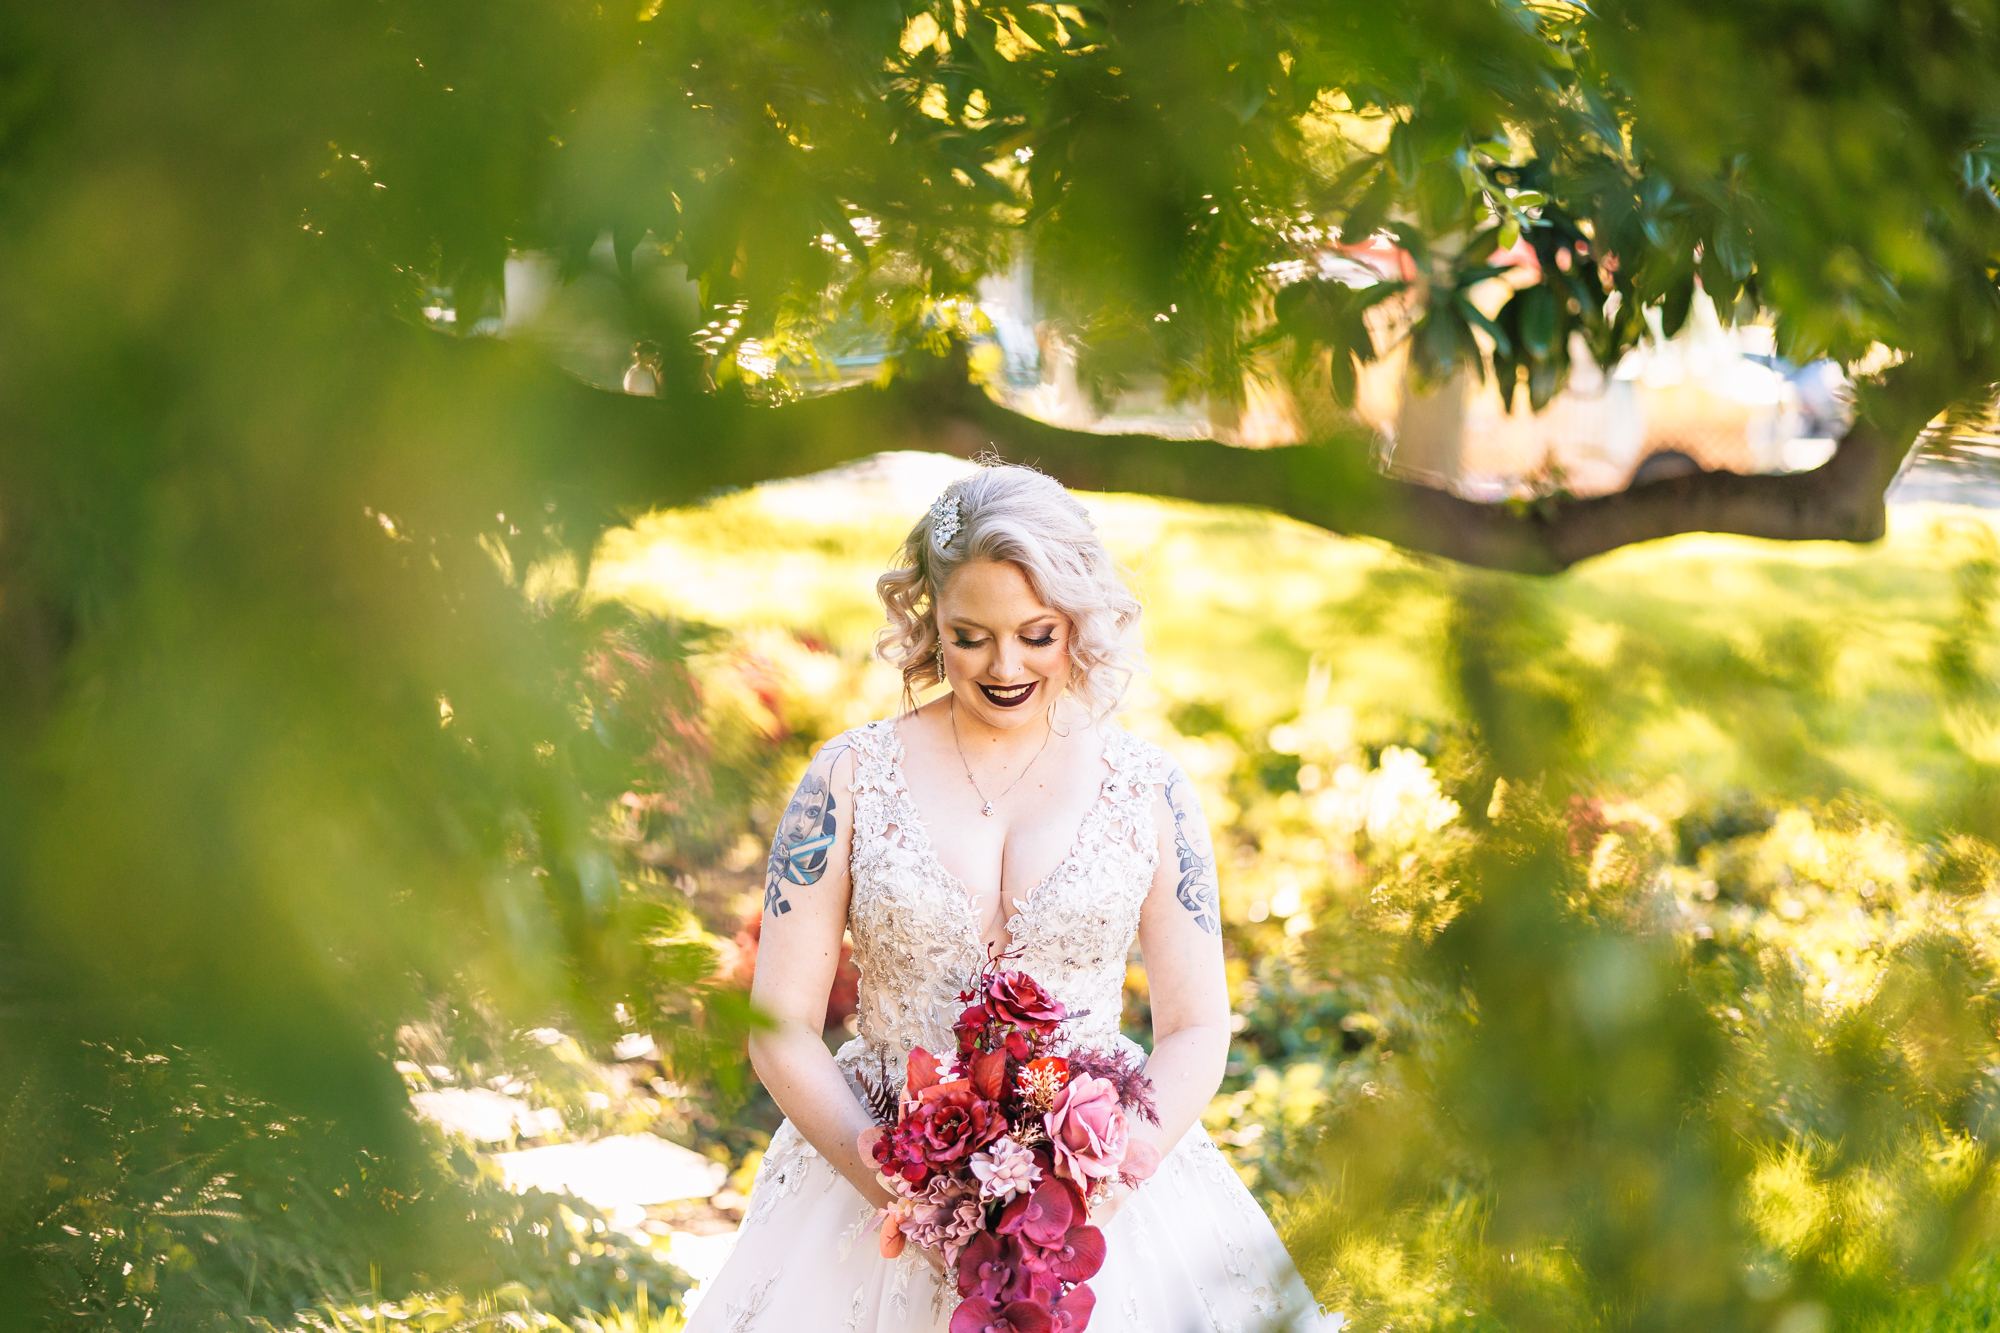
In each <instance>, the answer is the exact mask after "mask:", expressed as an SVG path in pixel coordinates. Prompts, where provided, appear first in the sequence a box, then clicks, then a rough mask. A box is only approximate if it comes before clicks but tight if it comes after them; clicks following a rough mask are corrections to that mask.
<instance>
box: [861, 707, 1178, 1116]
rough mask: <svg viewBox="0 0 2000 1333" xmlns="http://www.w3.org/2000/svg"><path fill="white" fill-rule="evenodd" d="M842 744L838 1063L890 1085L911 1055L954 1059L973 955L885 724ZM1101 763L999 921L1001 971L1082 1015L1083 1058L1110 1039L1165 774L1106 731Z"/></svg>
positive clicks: (1159, 757)
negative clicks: (844, 834) (843, 933)
mask: <svg viewBox="0 0 2000 1333" xmlns="http://www.w3.org/2000/svg"><path fill="white" fill-rule="evenodd" d="M847 740H848V742H849V744H850V745H851V746H852V748H853V754H854V782H853V785H852V786H851V787H850V788H849V790H850V791H852V793H853V794H854V804H853V806H852V809H853V811H854V843H853V848H854V849H853V853H852V857H851V860H850V862H849V868H850V876H851V879H852V883H853V888H852V893H851V896H850V899H849V904H848V909H847V924H848V929H849V932H850V933H851V934H852V936H853V939H854V961H855V964H856V965H857V967H858V968H859V969H860V972H861V983H860V1007H859V1014H858V1017H859V1022H860V1034H861V1035H860V1036H859V1037H857V1038H856V1039H855V1040H853V1041H850V1042H848V1043H847V1045H846V1046H843V1047H842V1048H841V1050H840V1054H839V1057H838V1058H839V1060H840V1063H841V1064H842V1065H843V1066H845V1067H847V1068H848V1069H850V1070H859V1069H861V1068H863V1067H864V1066H866V1067H867V1068H868V1070H869V1072H870V1074H872V1075H877V1076H878V1077H882V1076H886V1077H887V1078H889V1079H890V1080H891V1081H892V1082H895V1083H900V1082H901V1078H902V1069H903V1063H904V1057H905V1055H907V1054H908V1052H909V1051H910V1049H911V1048H912V1047H915V1046H922V1047H924V1048H925V1049H926V1050H930V1051H934V1052H937V1053H938V1054H940V1055H944V1054H946V1053H950V1052H955V1051H956V1050H957V1048H958V1043H957V1039H956V1038H955V1037H954V1036H953V1035H952V1031H951V1025H952V1022H953V1020H955V1019H956V1018H957V1017H958V1013H959V1010H960V1009H962V1008H963V1007H964V1005H963V1003H962V1002H961V1001H960V1000H959V998H958V994H959V992H960V991H961V990H963V989H964V988H965V985H966V982H967V981H968V980H969V979H970V978H971V976H972V974H973V973H974V972H975V971H977V970H978V968H979V964H980V962H981V961H982V959H983V957H984V952H985V950H984V945H983V943H982V940H981V936H980V930H979V923H978V921H977V920H976V919H975V917H974V915H973V911H972V902H971V898H970V896H969V895H968V893H967V891H966V888H965V886H964V885H963V884H962V883H960V882H959V880H958V879H957V878H956V877H954V876H953V875H952V874H951V872H950V871H948V870H946V869H945V868H944V866H943V865H941V864H940V863H939V861H938V858H937V856H936V854H935V851H934V849H933V848H932V846H931V839H930V832H929V830H928V829H926V828H925V827H924V823H923V817H922V816H921V815H920V814H919V813H918V811H917V807H916V803H915V802H914V801H913V800H912V799H911V797H910V790H909V785H908V784H907V782H905V780H904V778H903V742H902V738H901V737H900V736H898V735H897V733H896V728H895V724H894V722H893V721H890V720H883V721H880V722H871V723H869V724H868V725H866V726H863V727H857V728H855V729H854V730H853V731H851V732H849V733H848V734H847ZM1104 763H1105V766H1106V770H1107V771H1106V773H1105V777H1104V783H1103V786H1102V788H1101V789H1100V791H1099V792H1098V796H1097V799H1096V800H1095V801H1094V802H1092V804H1091V806H1090V809H1089V811H1088V812H1087V813H1086V814H1085V815H1084V817H1083V824H1082V826H1081V827H1080V828H1079V829H1078V831H1077V837H1076V841H1075V843H1074V844H1073V845H1072V846H1071V848H1070V850H1069V852H1068V854H1067V855H1066V856H1064V858H1063V859H1062V861H1061V863H1060V864H1058V865H1057V866H1056V868H1055V869H1054V870H1053V871H1051V872H1050V873H1049V876H1048V878H1046V879H1044V880H1043V881H1042V882H1041V883H1040V884H1037V885H1036V886H1035V887H1034V888H1032V889H1030V890H1029V891H1028V892H1027V893H1025V894H1021V895H1017V896H1016V897H1015V898H1014V900H1013V903H1012V904H1011V905H1012V906H1013V908H1014V912H1013V915H1012V916H1011V917H1010V918H1009V919H1008V922H1007V934H1008V937H1009V939H1011V940H1012V942H1013V943H1012V948H1013V949H1014V950H1015V951H1016V956H1015V958H1014V961H1013V962H1012V964H1011V966H1013V967H1016V968H1019V969H1020V970H1022V971H1024V972H1026V973H1028V974H1029V975H1030V976H1032V977H1034V978H1035V980H1037V981H1039V982H1040V983H1041V984H1042V985H1043V987H1044V988H1046V989H1047V990H1048V991H1049V992H1050V993H1051V994H1053V995H1054V996H1055V997H1056V998H1057V999H1059V1000H1061V1001H1062V1002H1063V1004H1064V1006H1065V1007H1067V1008H1068V1010H1069V1012H1070V1013H1071V1014H1073V1015H1076V1014H1081V1015H1084V1016H1083V1017H1080V1018H1078V1019H1076V1020H1075V1021H1074V1022H1073V1023H1071V1024H1070V1025H1069V1026H1068V1028H1067V1032H1068V1033H1069V1035H1070V1036H1071V1037H1072V1038H1073V1039H1074V1040H1076V1041H1078V1042H1081V1043H1086V1044H1091V1045H1101V1044H1106V1043H1109V1042H1112V1041H1115V1040H1116V1039H1117V1037H1118V1017H1119V1013H1120V1010H1121V1008H1122V993H1123V990H1124V985H1125V964H1126V957H1127V955H1128V954H1129V953H1130V951H1131V948H1132V940H1133V938H1134V936H1136V935H1137V933H1138V930H1139V909H1140V906H1141V905H1142V904H1143V903H1144V902H1145V899H1146V894H1147V892H1148V890H1150V889H1151V887H1152V884H1153V873H1154V870H1155V868H1156V867H1157V865H1158V862H1159V845H1158V842H1157V840H1156V838H1157V833H1156V830H1155V828H1154V821H1153V805H1154V802H1155V801H1156V800H1157V799H1158V797H1159V794H1160V790H1161V784H1163V783H1164V782H1165V781H1166V779H1167V775H1168V772H1169V770H1170V767H1171V761H1169V760H1168V758H1167V756H1166V754H1165V752H1164V751H1162V750H1161V749H1160V748H1159V747H1158V746H1156V745H1153V744H1151V743H1149V742H1147V741H1143V740H1140V739H1139V738H1138V737H1136V736H1133V735H1132V734H1130V733H1129V732H1127V731H1126V730H1124V728H1122V727H1118V726H1116V725H1115V724H1114V725H1113V726H1111V727H1110V728H1109V731H1108V735H1107V736H1106V740H1105V750H1104Z"/></svg>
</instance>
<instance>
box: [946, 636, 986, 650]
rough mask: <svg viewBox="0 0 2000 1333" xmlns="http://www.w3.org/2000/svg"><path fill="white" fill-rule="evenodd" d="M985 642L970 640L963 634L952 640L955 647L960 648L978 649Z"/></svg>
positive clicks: (982, 640)
mask: <svg viewBox="0 0 2000 1333" xmlns="http://www.w3.org/2000/svg"><path fill="white" fill-rule="evenodd" d="M985 642H986V640H984V639H968V638H966V637H965V636H964V635H962V634H961V635H959V636H958V637H957V638H955V639H953V640H952V644H953V646H954V647H958V648H977V647H978V646H979V645H980V644H982V643H985Z"/></svg>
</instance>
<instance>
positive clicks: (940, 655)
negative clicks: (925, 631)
mask: <svg viewBox="0 0 2000 1333" xmlns="http://www.w3.org/2000/svg"><path fill="white" fill-rule="evenodd" d="M937 673H938V684H940V685H949V684H950V683H951V681H950V680H949V679H948V678H947V677H946V676H945V674H944V645H943V644H942V643H940V644H939V645H938V648H937Z"/></svg>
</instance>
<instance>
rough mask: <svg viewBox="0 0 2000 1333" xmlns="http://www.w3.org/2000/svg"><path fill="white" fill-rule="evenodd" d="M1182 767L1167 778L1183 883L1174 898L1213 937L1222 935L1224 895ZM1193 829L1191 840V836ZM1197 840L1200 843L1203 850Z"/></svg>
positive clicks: (1210, 848) (1168, 802)
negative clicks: (1196, 842) (1195, 840)
mask: <svg viewBox="0 0 2000 1333" xmlns="http://www.w3.org/2000/svg"><path fill="white" fill-rule="evenodd" d="M1189 785H1190V784H1189V783H1188V780H1187V775H1186V774H1185V773H1183V772H1181V770H1180V769H1179V768H1176V769H1174V771H1173V773H1172V775H1171V776H1169V777H1168V778H1167V809H1169V810H1171V811H1173V814H1174V851H1175V853H1176V854H1178V855H1179V857H1180V860H1181V872H1180V873H1181V878H1180V883H1179V884H1177V885H1176V886H1175V887H1174V896H1175V897H1176V898H1179V899H1180V900H1181V906H1182V907H1185V908H1187V910H1188V911H1190V912H1192V913H1194V923H1195V924H1196V925H1197V926H1200V927H1201V928H1202V929H1203V930H1205V931H1207V932H1208V933H1209V934H1211V935H1220V934H1221V933H1222V907H1221V898H1222V895H1221V893H1220V892H1219V891H1218V888H1217V881H1216V877H1215V848H1214V845H1213V844H1212V843H1210V842H1209V839H1208V836H1207V831H1206V830H1205V829H1204V828H1203V827H1202V825H1201V819H1200V816H1199V814H1198V813H1197V812H1196V811H1195V805H1194V793H1193V792H1192V791H1190V790H1188V788H1189ZM1190 826H1192V835H1193V836H1192V837H1190ZM1194 839H1199V840H1200V843H1201V845H1200V847H1199V848H1197V847H1196V846H1195V842H1194Z"/></svg>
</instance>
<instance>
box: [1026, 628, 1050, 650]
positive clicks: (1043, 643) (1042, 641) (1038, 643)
mask: <svg viewBox="0 0 2000 1333" xmlns="http://www.w3.org/2000/svg"><path fill="white" fill-rule="evenodd" d="M1055 641H1056V636H1055V634H1054V633H1053V632H1051V633H1048V634H1044V635H1043V636H1042V637H1041V638H1039V639H1028V638H1024V639H1022V640H1021V642H1022V643H1025V644H1027V645H1028V646H1029V647H1031V648H1046V647H1048V646H1049V645H1050V644H1052V643H1054V642H1055Z"/></svg>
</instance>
